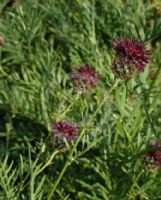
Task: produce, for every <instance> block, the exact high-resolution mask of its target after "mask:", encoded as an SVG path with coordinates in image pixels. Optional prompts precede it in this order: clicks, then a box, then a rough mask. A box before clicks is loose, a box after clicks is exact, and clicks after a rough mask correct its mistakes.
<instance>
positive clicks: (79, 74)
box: [71, 64, 98, 91]
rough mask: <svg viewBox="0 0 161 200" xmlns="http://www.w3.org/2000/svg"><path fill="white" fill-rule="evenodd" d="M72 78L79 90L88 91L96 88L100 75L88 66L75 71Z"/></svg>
mask: <svg viewBox="0 0 161 200" xmlns="http://www.w3.org/2000/svg"><path fill="white" fill-rule="evenodd" d="M71 78H72V80H73V81H74V84H75V86H76V87H77V88H78V89H80V90H81V91H82V90H83V91H86V90H87V89H90V88H94V87H96V84H97V80H98V74H97V72H96V70H95V69H94V68H93V67H91V66H89V65H87V64H86V65H83V66H79V67H78V68H76V69H74V70H73V72H72V74H71Z"/></svg>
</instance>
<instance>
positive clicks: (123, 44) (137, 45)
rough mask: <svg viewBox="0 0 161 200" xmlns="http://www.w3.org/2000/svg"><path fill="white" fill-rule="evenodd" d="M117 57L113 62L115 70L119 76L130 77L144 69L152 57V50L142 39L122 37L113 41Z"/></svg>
mask: <svg viewBox="0 0 161 200" xmlns="http://www.w3.org/2000/svg"><path fill="white" fill-rule="evenodd" d="M113 48H114V50H115V51H116V57H115V59H114V63H113V72H114V73H115V74H116V76H117V77H119V78H122V79H130V78H132V77H133V76H134V75H135V74H137V73H139V72H142V71H144V68H145V65H146V63H148V60H149V58H150V51H149V50H147V49H146V47H145V45H144V43H143V42H141V41H137V40H134V39H128V38H121V39H117V40H116V41H115V42H114V43H113Z"/></svg>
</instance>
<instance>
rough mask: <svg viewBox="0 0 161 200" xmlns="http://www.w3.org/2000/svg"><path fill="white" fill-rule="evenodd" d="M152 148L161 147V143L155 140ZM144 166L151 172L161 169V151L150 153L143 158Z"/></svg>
mask: <svg viewBox="0 0 161 200" xmlns="http://www.w3.org/2000/svg"><path fill="white" fill-rule="evenodd" d="M149 146H150V147H152V148H157V147H161V143H158V142H157V141H156V140H153V141H152V142H151V143H150V145H149ZM143 165H144V167H145V168H146V169H148V170H149V171H154V170H155V169H157V168H160V167H161V150H155V149H154V150H152V151H150V152H148V153H147V154H146V155H145V156H144V158H143Z"/></svg>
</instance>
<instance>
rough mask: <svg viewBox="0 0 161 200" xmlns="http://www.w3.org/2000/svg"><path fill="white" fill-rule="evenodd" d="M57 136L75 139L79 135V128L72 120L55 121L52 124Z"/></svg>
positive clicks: (69, 139) (70, 139)
mask: <svg viewBox="0 0 161 200" xmlns="http://www.w3.org/2000/svg"><path fill="white" fill-rule="evenodd" d="M52 130H53V132H54V135H55V136H56V137H55V138H58V139H63V138H66V139H67V140H68V141H72V140H75V139H76V138H77V137H78V136H79V130H78V128H77V127H76V126H75V125H74V124H73V123H70V122H67V121H59V122H55V123H54V124H53V126H52Z"/></svg>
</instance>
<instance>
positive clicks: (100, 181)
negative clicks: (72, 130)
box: [0, 0, 161, 200]
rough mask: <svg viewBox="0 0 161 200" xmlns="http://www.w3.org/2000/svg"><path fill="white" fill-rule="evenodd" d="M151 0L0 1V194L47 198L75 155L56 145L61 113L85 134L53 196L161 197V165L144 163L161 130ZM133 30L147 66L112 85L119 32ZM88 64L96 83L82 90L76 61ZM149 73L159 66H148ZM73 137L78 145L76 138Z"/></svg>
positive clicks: (159, 48)
mask: <svg viewBox="0 0 161 200" xmlns="http://www.w3.org/2000/svg"><path fill="white" fill-rule="evenodd" d="M159 3H161V2H159V1H155V2H153V3H152V2H151V1H150V0H149V1H148V0H147V1H146V0H127V1H123V0H122V1H121V0H60V1H58V0H30V1H27V0H24V1H20V0H19V1H18V0H17V1H16V2H15V3H14V4H13V5H12V6H11V5H10V4H8V3H7V1H5V0H0V15H1V18H0V36H2V37H3V38H4V40H5V44H4V45H3V46H1V47H0V158H1V159H0V199H2V200H21V199H22V200H29V199H30V200H47V199H48V197H49V194H50V191H51V188H52V186H53V184H54V183H55V181H56V180H57V177H58V176H59V173H60V171H61V169H62V168H63V166H64V163H65V160H66V159H67V155H68V151H69V152H70V148H71V147H70V145H69V146H68V144H67V147H66V152H63V153H62V152H60V151H59V150H57V149H56V148H54V147H52V145H51V144H50V136H51V134H52V133H51V124H52V122H53V121H55V120H64V119H65V120H69V121H74V122H75V123H76V124H78V125H79V126H80V128H82V127H85V129H86V134H85V135H84V136H83V138H82V140H81V141H80V142H79V144H78V146H77V149H75V152H74V157H73V161H72V162H71V163H70V166H69V167H68V169H67V171H66V173H65V174H64V176H63V177H62V179H61V181H60V184H59V185H58V187H57V188H56V192H55V193H54V196H53V197H52V199H54V200H58V199H62V200H65V199H66V200H67V199H68V200H69V199H70V200H77V199H81V200H108V199H109V200H143V199H147V200H155V199H156V200H159V199H161V190H160V185H161V178H160V177H161V171H160V170H156V171H155V172H153V173H152V172H149V171H147V170H146V169H144V168H143V166H142V163H141V158H142V155H143V154H144V153H145V152H146V151H148V144H149V141H150V140H151V139H153V138H157V139H158V140H159V139H161V136H160V133H161V128H160V123H161V117H160V114H161V110H160V106H161V101H160V98H161V92H160V91H161V90H160V84H161V79H160V74H161V72H160V69H161V59H160V52H161V42H160V40H161V15H160V14H159V13H157V11H156V7H157V6H158V5H159ZM118 37H130V38H136V39H139V40H142V41H144V42H145V43H146V44H147V47H148V48H150V49H151V61H150V64H148V65H147V67H146V69H145V71H144V72H143V73H141V74H140V75H139V76H137V77H136V78H135V79H132V80H130V81H120V83H119V84H118V86H117V87H116V88H115V89H114V91H113V92H112V93H111V95H110V97H109V98H108V100H107V101H106V102H105V103H104V105H103V107H102V108H100V109H99V112H98V113H97V115H96V117H95V118H94V119H93V120H92V121H91V123H90V126H89V127H86V122H87V120H88V119H90V117H91V116H92V113H93V112H94V111H95V110H96V109H97V108H98V106H99V104H100V100H101V98H102V96H103V95H104V92H105V91H106V90H109V89H110V88H111V87H112V86H113V82H114V75H113V73H112V70H111V66H112V63H113V59H114V56H115V54H114V51H113V49H112V41H113V40H114V39H115V38H118ZM83 63H88V64H90V65H92V66H94V67H95V69H96V70H97V71H98V73H99V75H100V80H99V83H98V86H97V87H96V89H92V90H91V91H90V92H89V93H87V94H86V95H81V96H79V97H78V94H77V93H76V92H75V90H74V88H73V85H72V82H71V80H70V72H71V70H72V69H73V68H74V67H75V66H78V65H80V64H83ZM149 73H150V75H149ZM71 145H72V144H71Z"/></svg>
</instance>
